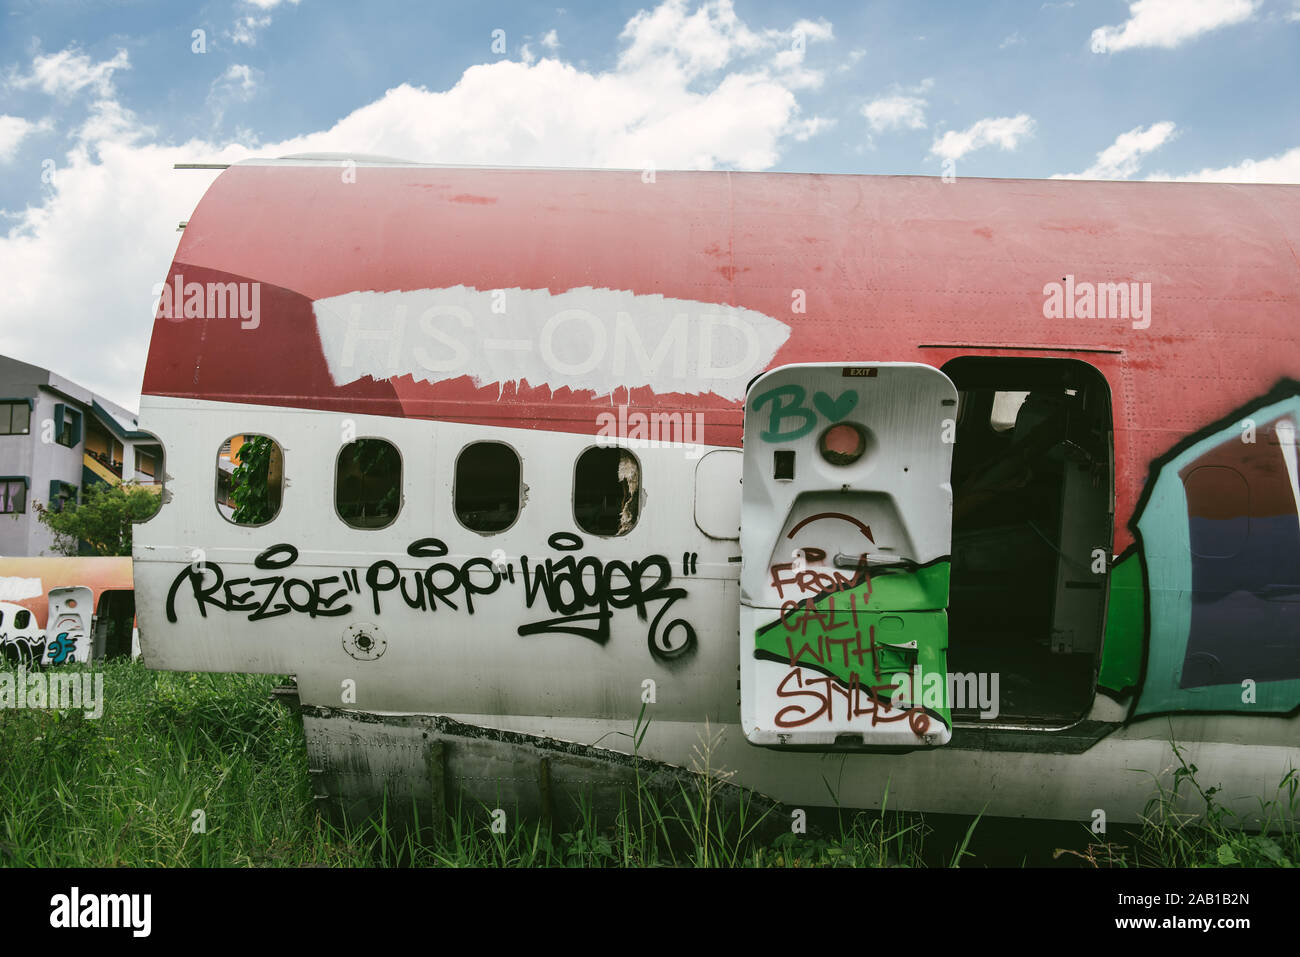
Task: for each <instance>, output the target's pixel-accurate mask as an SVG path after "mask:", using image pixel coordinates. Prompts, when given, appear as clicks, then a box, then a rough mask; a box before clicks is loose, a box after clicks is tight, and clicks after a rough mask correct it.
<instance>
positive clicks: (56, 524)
mask: <svg viewBox="0 0 1300 957" xmlns="http://www.w3.org/2000/svg"><path fill="white" fill-rule="evenodd" d="M160 494H161V493H160V492H159V491H157V490H153V489H150V488H146V487H145V486H143V485H137V484H136V483H135V482H125V483H123V484H121V485H116V484H114V485H109V484H100V483H96V484H94V485H90V486H87V487H86V490H85V493H84V496H83V498H84V500H83V501H82V502H81V504H80V505H78V504H77V503H76V502H72V501H69V502H67V503H65V504H64V506H63V508H62V509H60V510H59V511H57V512H56V511H54V510H53V509H52V508H49V507H48V506H46V505H42V504H41V503H40V502H35V503H33V507H34V508H35V510H36V518H37V520H38V521H39V522H40V523H41V524H42V525H44V526H45V527H46V528H48V529H49V530H50V531H51V532H52V533H53V535H54V550H55V551H56V552H58V553H59V554H60V555H78V554H80V553H81V544H82V543H83V542H84V543H85V544H86V545H87V546H89V547H90V549H91V550H92V551H93V552H94V554H96V555H130V554H131V532H132V526H133V525H134V523H135V522H141V521H144V520H145V519H146V518H148V517H149V516H151V515H153V513H154V512H156V511H157V510H158V505H159V495H160Z"/></svg>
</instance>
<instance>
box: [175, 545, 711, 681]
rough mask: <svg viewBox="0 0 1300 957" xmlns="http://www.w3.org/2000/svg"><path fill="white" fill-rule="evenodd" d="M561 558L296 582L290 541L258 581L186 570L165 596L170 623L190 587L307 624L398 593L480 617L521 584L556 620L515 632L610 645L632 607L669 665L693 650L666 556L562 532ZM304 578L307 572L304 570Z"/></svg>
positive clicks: (241, 608) (218, 571)
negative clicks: (506, 588)
mask: <svg viewBox="0 0 1300 957" xmlns="http://www.w3.org/2000/svg"><path fill="white" fill-rule="evenodd" d="M547 543H548V544H549V545H550V547H551V548H552V549H553V550H554V551H556V552H560V553H563V554H562V557H559V558H556V557H548V558H545V559H542V560H534V559H530V558H529V556H527V555H524V556H521V557H520V559H519V566H520V571H521V575H520V577H519V578H518V579H516V576H515V569H514V565H513V563H510V564H509V565H508V566H506V567H502V565H501V564H500V563H499V562H498V561H494V560H493V559H491V558H485V557H480V556H476V557H473V558H469V559H467V560H465V561H463V562H460V563H456V562H451V561H435V562H432V563H431V564H428V565H427V566H425V567H424V568H422V569H413V570H412V569H408V570H403V569H402V568H400V567H399V566H398V564H397V563H396V562H393V561H391V560H389V559H380V560H378V561H375V562H373V563H372V564H371V565H370V566H369V567H368V568H366V569H365V571H364V572H361V571H360V570H359V569H356V568H350V569H343V570H340V571H338V572H337V573H335V574H332V575H327V576H322V577H319V578H316V577H307V576H303V577H290V576H291V572H290V569H291V567H292V566H293V565H294V563H295V562H296V561H297V560H298V555H299V553H298V549H297V548H296V547H295V546H293V545H290V544H288V543H282V544H278V545H272V546H271V547H270V548H267V549H265V550H264V551H262V552H261V553H260V554H259V555H258V556H257V558H256V559H254V562H253V565H254V567H255V568H257V569H258V570H259V571H266V572H269V573H272V574H267V575H264V576H260V577H256V578H232V579H227V578H226V576H225V573H224V572H223V571H222V568H221V566H220V565H219V564H218V563H216V562H207V563H205V564H203V565H190V566H186V567H185V568H184V569H182V570H181V571H180V573H179V574H177V576H176V577H175V579H173V581H172V584H171V587H170V589H169V590H168V592H167V606H166V613H167V620H168V621H169V622H172V623H175V622H176V621H177V620H178V619H177V615H176V602H177V597H178V595H179V594H180V593H181V590H182V588H184V586H185V585H186V584H187V583H188V585H189V589H188V591H189V593H191V594H192V595H193V598H194V602H195V605H196V606H197V607H198V610H199V614H200V615H201V616H203V617H205V618H206V617H207V616H208V609H209V608H212V609H216V610H218V611H224V612H236V613H246V617H247V620H248V621H250V622H256V621H264V620H266V619H270V618H278V617H281V616H284V615H290V614H295V613H296V614H305V615H307V616H308V617H309V618H312V619H315V618H332V617H338V616H340V615H346V614H348V613H349V612H351V611H352V610H353V608H354V600H357V601H361V602H365V601H366V599H367V598H368V599H369V601H368V603H367V604H368V606H369V609H368V610H369V611H372V612H373V613H374V614H375V615H376V616H379V615H382V614H383V611H384V604H385V600H384V598H385V596H386V595H389V593H392V592H395V593H396V596H395V597H397V598H400V600H401V602H402V603H403V604H404V605H405V606H406V607H408V608H411V609H414V610H417V611H424V612H432V613H436V612H437V611H439V610H440V609H443V608H445V609H447V610H449V611H452V612H456V611H460V610H461V609H462V608H463V609H464V611H465V613H466V614H469V615H473V614H474V612H475V600H476V599H482V598H484V597H486V596H488V595H492V594H494V593H495V592H497V591H498V590H499V589H500V588H501V587H502V585H514V584H515V583H516V582H517V581H518V582H519V583H520V584H522V586H523V591H524V604H525V607H527V608H529V609H532V608H534V607H535V606H536V607H538V608H541V607H545V608H546V610H547V611H549V612H550V613H551V615H552V617H548V618H545V619H542V620H540V621H533V622H525V623H524V624H522V625H520V626H519V627H518V628H517V633H518V634H519V635H520V637H532V636H539V635H554V634H569V635H576V636H578V637H581V638H586V639H589V640H591V641H593V642H595V643H596V644H598V645H602V646H603V645H605V644H606V643H607V642H608V641H609V639H610V634H611V629H610V622H611V620H612V618H613V615H614V612H615V611H619V610H623V609H633V610H634V611H635V613H636V616H637V618H639V619H640V620H641V621H648V622H649V628H648V631H647V634H646V643H647V646H648V648H649V650H650V653H651V654H652V655H654V656H655V657H656V658H658V659H661V660H668V659H674V658H678V657H681V656H683V655H685V654H686V653H688V652H690V651H691V650H693V649H694V647H695V642H696V635H695V629H694V627H693V626H692V625H691V624H690V623H689V622H688V621H686V620H685V619H682V618H675V619H672V620H670V621H667V623H666V624H665V619H666V615H667V612H668V610H669V609H670V608H671V607H672V606H673V605H674V604H675V603H676V602H677V601H678V600H680V599H682V598H685V597H686V589H685V588H683V587H681V586H680V585H679V586H675V587H674V586H673V584H672V567H671V565H670V564H669V562H668V559H667V558H665V557H664V556H663V555H650V556H647V557H645V558H642V559H640V560H638V561H633V562H630V563H629V562H623V561H610V562H604V561H602V560H601V559H599V558H597V557H596V556H594V555H587V556H579V555H577V554H574V553H576V552H578V551H580V550H581V549H582V547H583V541H582V539H581V537H579V536H578V535H575V534H573V533H570V532H556V533H554V534H552V535H551V536H550V538H549V539H548V540H547ZM406 551H407V554H408V555H409V556H410V557H412V558H421V559H439V558H445V557H446V556H447V555H448V548H447V545H446V543H444V542H443V541H442V540H441V539H437V538H422V539H418V540H416V541H414V542H412V543H411V544H410V545H409V546H408V547H407V550H406ZM300 574H301V573H300Z"/></svg>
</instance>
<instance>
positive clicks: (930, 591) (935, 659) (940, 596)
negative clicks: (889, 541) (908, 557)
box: [754, 561, 952, 727]
mask: <svg viewBox="0 0 1300 957" xmlns="http://www.w3.org/2000/svg"><path fill="white" fill-rule="evenodd" d="M948 576H949V563H948V562H946V561H945V562H936V563H934V564H933V565H927V566H925V567H924V568H917V569H914V570H910V569H885V570H881V571H877V572H875V573H873V574H872V576H871V577H870V578H869V579H868V580H866V581H863V582H862V583H860V584H857V585H855V586H853V587H852V588H848V589H845V590H842V591H832V592H829V593H825V594H822V595H821V596H820V597H818V598H812V597H809V598H807V599H804V600H801V601H786V602H785V603H784V606H783V609H782V612H781V614H780V615H779V617H777V619H776V620H775V621H772V622H770V623H768V624H767V625H764V626H763V627H762V628H760V629H759V630H758V631H757V633H756V634H755V636H754V641H755V647H754V654H755V656H756V657H759V658H764V659H767V660H770V661H779V662H781V663H783V664H788V665H790V666H791V667H792V668H793V667H795V666H799V667H803V668H806V669H809V670H812V671H817V672H819V673H821V674H824V675H829V676H830V677H832V678H835V679H836V680H837V681H839V682H841V683H843V684H844V685H845V686H846V687H848V688H853V687H861V688H863V689H864V691H865V690H866V689H873V692H874V694H875V695H877V696H878V697H879V698H880V699H881V700H883V701H888V700H889V699H890V698H891V696H892V695H893V693H894V690H895V689H897V688H899V687H901V688H902V690H903V701H904V702H905V706H906V705H915V706H924V709H925V711H926V712H927V713H931V714H934V715H936V716H937V717H939V718H940V719H941V720H942V721H943V722H944V723H945V724H946V725H948V726H949V727H951V726H952V717H951V711H950V704H951V703H950V702H949V701H948V686H947V685H948V683H947V674H948V664H947V650H948V613H947V612H946V611H944V610H942V609H943V605H944V602H945V600H946V597H947V593H948ZM936 602H937V609H936V605H935V603H936ZM881 609H887V610H881ZM900 609H902V610H900ZM919 609H929V610H919Z"/></svg>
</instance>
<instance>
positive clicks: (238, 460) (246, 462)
mask: <svg viewBox="0 0 1300 957" xmlns="http://www.w3.org/2000/svg"><path fill="white" fill-rule="evenodd" d="M283 487H284V453H283V452H281V450H280V446H279V444H278V443H277V442H276V441H275V439H273V438H271V437H270V436H266V435H251V434H244V435H233V436H231V437H230V438H229V439H227V440H226V442H223V443H222V445H221V448H220V449H219V450H218V452H217V511H219V512H220V513H221V514H222V516H223V517H224V518H226V519H228V520H229V521H231V522H234V523H235V524H236V525H265V524H266V523H267V522H269V521H271V520H272V519H273V518H275V516H276V515H278V514H279V513H280V500H281V494H282V491H283Z"/></svg>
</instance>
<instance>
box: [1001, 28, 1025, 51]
mask: <svg viewBox="0 0 1300 957" xmlns="http://www.w3.org/2000/svg"><path fill="white" fill-rule="evenodd" d="M1024 42H1025V38H1024V37H1022V36H1021V35H1020V31H1018V30H1017V31H1016V32H1015V33H1013V34H1011V36H1009V37H1007V38H1006V39H1005V40H1003V41H1002V42H1001V43H999V44H998V49H999V50H1005V49H1006V48H1007V47H1013V46H1016V45H1017V44H1021V43H1024Z"/></svg>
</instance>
